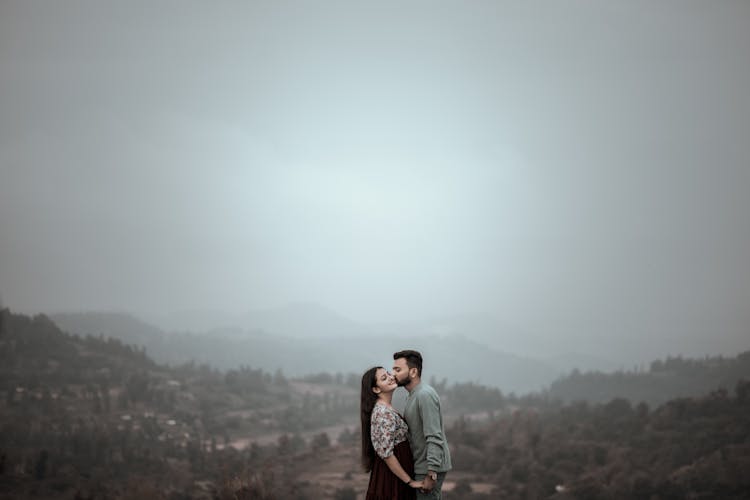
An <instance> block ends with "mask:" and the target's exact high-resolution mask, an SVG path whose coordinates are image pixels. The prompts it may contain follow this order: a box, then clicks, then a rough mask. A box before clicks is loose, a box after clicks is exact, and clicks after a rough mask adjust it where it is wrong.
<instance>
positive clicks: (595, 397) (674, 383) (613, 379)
mask: <svg viewBox="0 0 750 500" xmlns="http://www.w3.org/2000/svg"><path fill="white" fill-rule="evenodd" d="M741 379H748V380H750V351H747V352H744V353H741V354H739V355H737V356H735V357H725V356H713V357H708V356H707V357H705V358H703V359H689V358H682V357H670V358H667V359H664V360H656V361H653V362H652V363H651V365H650V367H649V369H648V370H634V371H617V372H615V373H602V372H596V371H591V372H584V373H582V372H580V371H577V370H575V371H573V372H572V373H570V374H569V375H567V376H565V377H561V378H560V379H558V380H556V381H555V382H553V383H552V384H551V385H550V387H549V391H548V392H549V395H550V396H551V397H553V398H557V399H560V400H562V401H588V402H595V403H603V402H607V401H610V400H612V399H614V398H625V399H628V400H630V401H632V402H634V403H638V402H641V401H643V402H646V403H648V404H650V405H656V404H661V403H664V402H666V401H668V400H670V399H675V398H680V397H697V396H704V395H706V394H708V393H709V392H711V391H712V390H715V389H724V390H727V391H731V390H733V389H734V387H735V384H737V381H738V380H741Z"/></svg>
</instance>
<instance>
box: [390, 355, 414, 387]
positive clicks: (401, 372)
mask: <svg viewBox="0 0 750 500" xmlns="http://www.w3.org/2000/svg"><path fill="white" fill-rule="evenodd" d="M393 377H394V378H395V379H396V383H397V384H398V385H399V387H403V386H405V385H409V382H411V380H412V377H411V373H410V370H409V365H407V364H406V358H398V359H396V360H394V361H393Z"/></svg>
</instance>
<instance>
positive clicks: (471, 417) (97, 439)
mask: <svg viewBox="0 0 750 500" xmlns="http://www.w3.org/2000/svg"><path fill="white" fill-rule="evenodd" d="M0 320H1V321H2V323H0V431H1V432H0V498H2V499H11V498H12V499H23V498H61V499H62V498H65V499H71V498H73V499H109V498H115V499H136V498H138V499H151V498H154V499H170V500H171V499H175V500H176V499H186V498H195V499H201V498H202V499H218V500H224V499H235V498H238V499H266V500H268V499H277V500H282V499H283V500H287V499H310V500H312V499H332V500H359V499H362V498H363V494H364V491H365V489H366V485H367V475H366V474H364V473H362V472H361V470H360V469H359V465H358V453H359V449H358V446H359V445H358V432H359V431H358V427H357V425H358V424H357V415H358V403H359V395H358V382H359V380H358V379H359V377H358V375H356V374H342V373H325V372H323V373H319V374H317V375H310V376H307V377H305V378H298V379H294V378H288V377H286V376H284V374H283V373H281V372H276V373H273V374H272V373H269V372H265V371H262V370H259V369H253V368H248V367H240V368H237V369H233V370H228V371H218V370H215V369H212V368H210V367H208V366H205V365H203V366H202V365H196V364H194V363H188V364H184V365H180V366H176V367H166V366H162V365H159V364H157V363H155V362H154V361H152V360H151V359H149V358H148V357H147V356H146V355H145V353H144V351H143V350H142V349H141V348H137V347H131V346H127V345H124V344H123V343H121V342H120V341H118V340H112V339H105V338H100V337H91V336H86V337H80V336H76V335H69V334H66V333H64V332H62V331H60V330H59V329H58V328H57V327H56V326H55V324H54V323H52V322H51V321H50V320H49V319H48V318H46V317H45V316H42V315H40V316H35V317H33V318H32V317H28V316H23V315H17V314H12V313H10V312H9V311H7V310H5V311H3V312H2V314H1V315H0ZM746 357H747V354H742V355H740V356H738V357H737V358H736V359H722V360H720V362H718V361H719V360H717V359H713V358H708V359H703V360H679V361H675V360H667V361H663V362H655V363H654V364H653V365H652V370H651V372H653V373H649V374H646V373H643V374H640V375H641V376H643V377H647V376H654V375H657V374H658V373H660V372H659V370H658V368H660V367H670V372H669V376H670V377H674V378H675V380H679V378H680V377H681V374H682V375H685V374H690V373H720V374H721V377H720V379H721V380H722V381H723V382H722V384H721V385H720V386H716V387H713V388H712V389H710V390H706V391H704V392H703V393H701V394H700V395H699V396H695V397H691V398H688V397H684V398H673V399H671V400H669V401H667V402H665V403H663V404H656V405H649V404H647V403H645V402H638V401H636V400H633V401H630V400H628V399H625V398H624V397H615V398H612V399H609V400H607V401H605V402H601V403H589V402H585V401H579V402H574V403H569V402H565V401H563V400H561V399H560V398H557V397H555V396H554V393H553V392H544V393H532V394H526V395H514V394H503V393H502V392H501V391H500V390H499V389H497V388H494V387H492V388H491V387H486V386H483V385H480V384H477V383H460V384H457V383H452V382H450V381H448V380H442V379H441V380H434V379H433V380H430V382H431V383H432V384H433V385H434V386H435V387H436V388H437V390H438V392H439V393H440V395H441V398H442V401H443V406H444V411H445V415H446V422H447V432H448V440H449V443H450V445H451V451H452V454H453V463H454V470H453V471H452V472H451V473H450V475H449V476H448V480H447V481H446V484H445V490H446V498H451V499H453V500H461V499H464V500H466V499H468V500H480V499H481V500H489V499H497V498H507V499H514V500H522V499H524V500H525V499H529V498H551V499H560V500H562V499H611V498H614V499H619V498H621V499H630V498H650V499H653V500H664V499H678V498H679V499H683V498H702V499H708V498H717V499H718V498H728V499H740V498H747V497H748V496H749V495H750V482H749V480H748V476H747V475H746V474H745V471H747V470H749V469H750V382H748V380H747V377H744V374H746V372H744V371H743V370H744V368H742V369H740V370H739V371H735V370H736V369H738V367H744V366H745V363H746ZM712 367H713V368H712ZM683 369H686V370H687V371H681V370H683ZM701 370H703V371H701ZM705 370H709V371H705ZM710 370H719V371H718V372H712V371H710ZM587 376H590V377H592V379H593V380H596V381H597V383H598V384H599V387H602V388H604V389H606V390H608V391H610V393H612V394H617V392H618V391H623V395H626V394H624V393H625V391H624V390H623V387H626V386H620V385H617V384H614V383H613V384H610V385H608V383H607V382H608V381H613V380H617V375H613V376H611V378H608V377H606V376H599V375H594V374H588V375H587ZM691 376H692V375H691ZM733 377H736V378H734V380H733V381H732V378H733ZM743 378H745V380H743ZM571 380H573V381H574V380H575V378H573V377H569V378H568V379H565V384H567V385H563V386H565V387H576V384H574V383H572V382H571ZM690 380H693V381H694V380H695V379H690ZM713 380H716V379H707V380H704V381H702V383H703V384H704V385H701V386H699V387H698V389H700V388H702V387H706V386H708V385H709V384H712V383H714V382H712V381H713ZM730 384H731V385H730ZM582 387H585V386H582ZM400 392H401V391H400ZM399 398H403V393H401V394H400V396H399ZM397 399H398V398H397Z"/></svg>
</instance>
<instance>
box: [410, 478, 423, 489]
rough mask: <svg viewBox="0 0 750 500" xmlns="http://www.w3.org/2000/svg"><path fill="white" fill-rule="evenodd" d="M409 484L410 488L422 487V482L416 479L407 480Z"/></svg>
mask: <svg viewBox="0 0 750 500" xmlns="http://www.w3.org/2000/svg"><path fill="white" fill-rule="evenodd" d="M409 486H411V487H412V488H419V489H422V487H423V486H424V482H423V481H417V480H416V479H412V480H411V481H409Z"/></svg>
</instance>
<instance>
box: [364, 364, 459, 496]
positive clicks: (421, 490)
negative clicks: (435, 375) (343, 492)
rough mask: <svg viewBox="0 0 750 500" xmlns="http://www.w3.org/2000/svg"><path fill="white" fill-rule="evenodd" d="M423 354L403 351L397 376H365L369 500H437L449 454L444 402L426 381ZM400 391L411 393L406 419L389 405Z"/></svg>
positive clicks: (377, 372) (379, 372)
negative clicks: (423, 377) (402, 388)
mask: <svg viewBox="0 0 750 500" xmlns="http://www.w3.org/2000/svg"><path fill="white" fill-rule="evenodd" d="M421 377H422V355H421V354H420V353H419V352H417V351H411V350H407V351H399V352H397V353H395V354H394V355H393V372H392V373H389V372H388V370H386V369H385V368H383V367H382V366H376V367H373V368H370V369H369V370H367V371H366V372H365V374H364V375H362V399H361V404H360V411H361V419H362V465H363V466H364V468H365V471H367V472H370V484H369V486H368V488H367V495H366V497H365V498H366V500H413V499H418V500H427V499H430V500H439V499H440V498H441V488H442V486H443V480H444V479H445V474H446V472H448V471H449V470H450V469H451V455H450V451H449V450H448V442H447V441H446V439H445V429H444V428H443V416H442V414H441V412H440V398H439V397H438V395H437V393H436V392H435V389H433V388H432V387H430V386H429V385H427V384H426V383H424V382H422V378H421ZM398 387H404V388H405V389H406V390H407V391H409V396H408V397H407V399H406V406H405V407H404V415H403V417H402V416H401V415H399V413H398V412H397V411H396V410H395V409H394V408H393V406H391V400H392V399H393V393H394V391H395V390H396V389H397V388H398Z"/></svg>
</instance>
